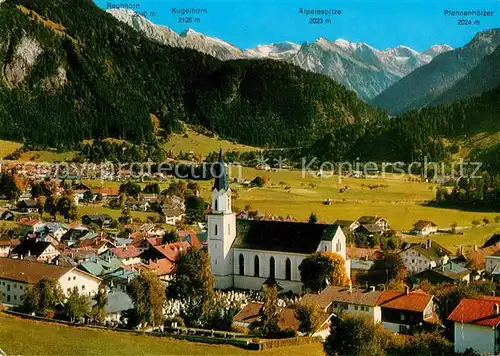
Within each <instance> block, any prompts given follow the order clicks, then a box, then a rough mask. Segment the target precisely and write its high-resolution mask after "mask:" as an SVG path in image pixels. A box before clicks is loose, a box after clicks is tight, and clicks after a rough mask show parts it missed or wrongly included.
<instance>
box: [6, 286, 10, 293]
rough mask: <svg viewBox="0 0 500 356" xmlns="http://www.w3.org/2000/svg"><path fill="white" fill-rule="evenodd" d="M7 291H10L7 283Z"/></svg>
mask: <svg viewBox="0 0 500 356" xmlns="http://www.w3.org/2000/svg"><path fill="white" fill-rule="evenodd" d="M7 292H10V284H7Z"/></svg>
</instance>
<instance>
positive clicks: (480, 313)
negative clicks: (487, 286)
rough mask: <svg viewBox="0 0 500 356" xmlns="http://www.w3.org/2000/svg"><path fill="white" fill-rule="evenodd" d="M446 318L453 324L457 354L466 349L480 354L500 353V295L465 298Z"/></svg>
mask: <svg viewBox="0 0 500 356" xmlns="http://www.w3.org/2000/svg"><path fill="white" fill-rule="evenodd" d="M448 320H449V321H452V322H453V324H454V331H455V332H454V334H455V336H454V345H455V346H454V348H455V352H456V353H461V352H464V351H465V350H467V349H468V348H472V349H473V350H474V351H475V352H476V353H478V354H482V355H498V353H499V352H500V340H499V335H500V297H486V296H484V297H481V298H479V299H471V298H464V299H462V300H461V301H460V303H459V304H458V305H457V307H456V308H455V309H454V310H453V312H452V313H451V314H450V315H449V316H448Z"/></svg>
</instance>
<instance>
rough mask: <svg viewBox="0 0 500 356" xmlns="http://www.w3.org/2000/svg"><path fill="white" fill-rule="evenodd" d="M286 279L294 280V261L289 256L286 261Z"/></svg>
mask: <svg viewBox="0 0 500 356" xmlns="http://www.w3.org/2000/svg"><path fill="white" fill-rule="evenodd" d="M285 279H286V280H287V281H291V280H292V261H290V259H289V258H287V259H286V261H285Z"/></svg>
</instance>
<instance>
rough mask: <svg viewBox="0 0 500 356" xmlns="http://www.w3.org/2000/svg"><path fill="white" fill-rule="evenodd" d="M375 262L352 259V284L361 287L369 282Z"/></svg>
mask: <svg viewBox="0 0 500 356" xmlns="http://www.w3.org/2000/svg"><path fill="white" fill-rule="evenodd" d="M374 264H375V262H373V261H370V260H358V259H351V283H352V284H354V285H361V284H364V283H365V282H367V277H368V275H369V273H370V269H371V268H372V267H373V265H374Z"/></svg>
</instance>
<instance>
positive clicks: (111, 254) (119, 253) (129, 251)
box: [101, 245, 141, 266]
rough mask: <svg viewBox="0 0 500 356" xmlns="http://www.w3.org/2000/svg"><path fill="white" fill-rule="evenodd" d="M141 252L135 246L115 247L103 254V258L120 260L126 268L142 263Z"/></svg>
mask: <svg viewBox="0 0 500 356" xmlns="http://www.w3.org/2000/svg"><path fill="white" fill-rule="evenodd" d="M140 255H141V250H139V249H138V248H137V247H135V246H133V245H129V246H122V247H114V248H110V249H108V250H106V252H104V253H103V254H101V257H102V258H118V259H119V260H121V262H122V263H123V264H124V265H125V266H129V265H135V264H139V263H141V258H140Z"/></svg>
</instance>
